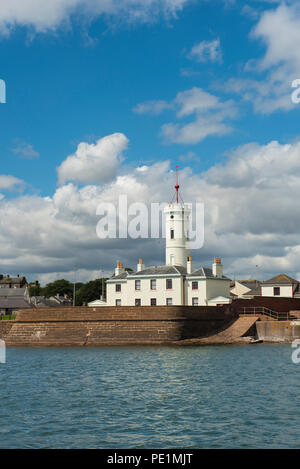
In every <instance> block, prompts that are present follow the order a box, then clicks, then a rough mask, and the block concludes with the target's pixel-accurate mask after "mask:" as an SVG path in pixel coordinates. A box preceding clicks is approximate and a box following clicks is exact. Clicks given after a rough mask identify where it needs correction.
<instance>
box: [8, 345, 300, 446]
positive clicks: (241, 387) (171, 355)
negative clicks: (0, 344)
mask: <svg viewBox="0 0 300 469" xmlns="http://www.w3.org/2000/svg"><path fill="white" fill-rule="evenodd" d="M299 371H300V365H294V364H293V363H292V362H291V348H290V346H288V345H264V344H262V345H259V346H253V345H251V346H227V347H225V346H224V347H222V346H218V347H199V348H198V347H189V348H178V347H176V348H172V347H103V348H101V347H99V348H84V349H82V348H48V349H47V348H41V349H36V348H32V349H31V348H9V349H8V351H7V363H6V364H5V365H0V374H1V386H0V402H1V404H0V434H1V438H0V447H1V448H255V447H263V448H273V447H281V448H297V447H299V443H300V441H299V437H298V435H299V434H300V425H299V419H298V413H297V412H298V408H299V404H300V396H299V395H298V392H297V389H298V385H299Z"/></svg>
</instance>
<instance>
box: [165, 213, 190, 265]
mask: <svg viewBox="0 0 300 469" xmlns="http://www.w3.org/2000/svg"><path fill="white" fill-rule="evenodd" d="M164 213H165V217H166V265H181V266H182V267H186V265H187V258H188V256H189V255H190V250H189V246H188V228H189V216H190V209H189V208H188V207H187V206H185V205H184V204H169V205H167V206H166V207H165V209H164ZM172 232H173V236H174V237H173V239H172V236H171V233H172Z"/></svg>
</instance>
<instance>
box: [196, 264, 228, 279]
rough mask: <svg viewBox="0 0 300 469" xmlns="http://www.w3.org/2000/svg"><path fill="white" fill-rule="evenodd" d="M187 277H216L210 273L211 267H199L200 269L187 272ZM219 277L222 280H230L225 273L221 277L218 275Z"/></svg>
mask: <svg viewBox="0 0 300 469" xmlns="http://www.w3.org/2000/svg"><path fill="white" fill-rule="evenodd" d="M188 277H205V278H216V277H215V276H214V275H213V273H212V269H209V268H208V267H200V269H198V270H195V271H194V272H192V273H191V274H189V275H188ZM219 278H221V279H223V280H230V279H229V278H228V277H226V276H225V275H223V276H222V277H219Z"/></svg>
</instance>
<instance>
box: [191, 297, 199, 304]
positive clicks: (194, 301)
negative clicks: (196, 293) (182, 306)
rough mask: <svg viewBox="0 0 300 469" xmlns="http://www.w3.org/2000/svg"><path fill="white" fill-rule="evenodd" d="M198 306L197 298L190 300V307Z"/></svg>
mask: <svg viewBox="0 0 300 469" xmlns="http://www.w3.org/2000/svg"><path fill="white" fill-rule="evenodd" d="M198 304H199V301H198V298H192V305H193V306H198Z"/></svg>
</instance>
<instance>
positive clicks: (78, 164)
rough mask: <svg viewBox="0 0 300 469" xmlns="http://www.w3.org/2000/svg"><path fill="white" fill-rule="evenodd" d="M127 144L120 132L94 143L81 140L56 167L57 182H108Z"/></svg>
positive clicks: (115, 170) (113, 175)
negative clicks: (74, 150) (75, 148)
mask: <svg viewBox="0 0 300 469" xmlns="http://www.w3.org/2000/svg"><path fill="white" fill-rule="evenodd" d="M127 146H128V139H127V137H125V135H124V134H121V133H115V134H112V135H108V136H106V137H104V138H100V139H99V140H98V141H97V142H96V144H89V143H86V142H81V143H80V144H79V145H78V147H77V150H76V152H75V153H74V154H73V155H70V156H68V157H67V158H66V160H65V161H63V162H62V164H61V165H60V166H59V167H58V168H57V173H58V182H59V184H64V183H65V182H67V181H74V182H79V183H90V182H101V183H106V182H109V181H110V180H111V179H113V178H114V177H115V175H116V172H117V170H118V167H119V164H120V161H121V159H122V152H123V151H124V150H126V148H127Z"/></svg>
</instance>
